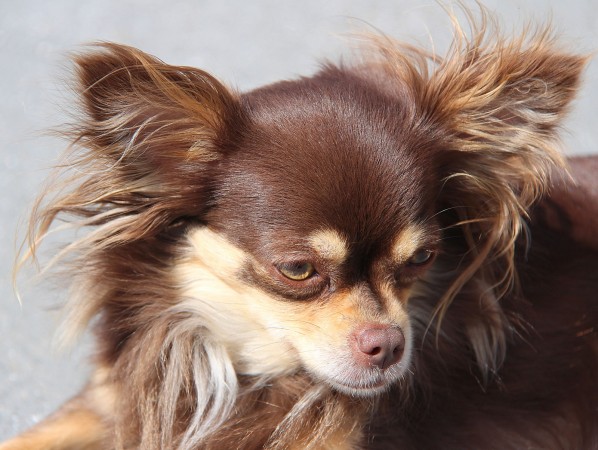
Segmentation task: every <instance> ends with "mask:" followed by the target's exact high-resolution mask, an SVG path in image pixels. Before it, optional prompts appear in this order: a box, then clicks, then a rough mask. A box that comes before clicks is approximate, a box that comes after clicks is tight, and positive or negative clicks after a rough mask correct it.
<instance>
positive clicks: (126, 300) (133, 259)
mask: <svg viewBox="0 0 598 450" xmlns="http://www.w3.org/2000/svg"><path fill="white" fill-rule="evenodd" d="M376 48H377V54H378V55H379V56H380V57H378V58H372V59H370V60H368V61H366V62H361V63H359V64H357V65H355V66H352V67H337V66H332V65H330V66H326V67H325V68H323V69H322V70H321V71H320V72H319V73H318V74H316V75H315V76H313V77H310V78H303V79H299V80H296V81H287V82H281V83H277V84H274V85H271V86H267V87H265V88H262V89H258V90H255V91H252V92H249V93H245V94H239V93H237V92H233V91H231V90H230V89H228V88H226V87H225V86H223V85H222V84H221V83H220V82H218V81H217V80H216V79H214V78H213V77H212V76H210V75H209V74H207V73H205V72H202V71H200V70H197V69H192V68H188V67H175V66H170V65H167V64H164V63H163V62H161V61H159V60H157V59H155V58H153V57H150V56H148V55H146V54H144V53H142V52H139V51H138V50H135V49H132V48H128V47H123V46H117V45H103V46H102V47H101V48H99V49H98V50H97V51H95V52H91V53H89V54H85V55H83V56H81V57H79V58H78V60H77V65H78V73H79V80H80V92H81V95H82V98H83V100H84V119H83V120H82V121H81V122H80V123H79V124H78V125H77V127H76V129H75V133H76V137H75V139H76V141H77V144H78V145H77V149H78V150H76V151H80V152H81V153H80V158H79V159H78V160H77V161H76V165H77V167H78V169H77V170H78V176H79V177H82V180H83V181H82V182H80V184H79V185H78V186H77V187H76V188H75V189H74V190H73V191H72V192H70V193H68V194H66V195H64V196H63V197H60V198H59V199H58V200H57V201H56V202H55V203H53V204H51V205H50V207H49V208H48V209H47V210H45V211H43V212H42V213H41V215H40V221H39V225H40V230H39V232H40V233H41V234H42V235H43V234H44V233H45V232H46V231H47V229H48V227H49V226H50V224H51V222H52V221H53V219H54V218H55V217H56V215H57V214H60V213H67V214H72V215H75V216H79V217H82V220H81V222H80V224H81V225H89V226H95V227H96V229H95V231H93V232H92V233H91V234H89V235H87V236H85V237H84V238H82V239H81V240H80V241H78V242H77V243H76V244H74V245H73V246H72V247H70V248H71V249H72V248H74V249H76V250H80V251H81V253H80V256H81V258H79V259H78V260H77V264H80V265H82V268H81V267H80V269H82V270H83V271H84V274H85V275H84V292H85V301H84V302H81V301H80V300H76V301H75V303H76V304H77V306H76V307H75V308H76V310H77V317H78V319H81V320H83V321H85V320H87V319H89V317H92V316H93V315H94V314H95V313H98V312H101V313H103V314H104V316H105V320H107V321H109V326H106V327H105V329H104V331H103V333H104V334H105V337H106V336H108V335H110V336H108V338H107V339H106V341H107V342H109V343H112V345H111V347H110V348H109V350H107V353H109V354H110V356H109V358H113V359H114V360H117V359H118V357H119V354H120V353H121V352H123V351H126V349H127V347H128V346H130V347H133V346H135V345H136V344H135V342H136V339H137V340H138V339H142V336H144V334H143V333H142V332H139V330H144V329H149V328H150V327H154V328H157V327H158V323H163V332H162V334H160V333H157V334H152V336H153V337H154V338H155V339H158V340H159V339H164V342H165V344H164V345H158V346H157V347H156V348H158V349H159V350H157V353H158V354H162V353H164V352H172V351H173V350H172V349H173V348H177V345H179V346H180V347H181V348H185V349H186V350H185V351H186V352H187V353H188V355H187V356H188V357H189V358H191V359H193V358H195V356H193V355H195V353H194V352H195V350H194V349H196V347H195V345H196V342H201V345H202V346H203V347H202V348H206V346H210V345H216V346H218V348H219V353H218V356H214V355H215V353H212V354H210V355H211V356H210V355H209V356H208V359H210V358H211V359H210V361H212V360H223V359H226V361H227V363H226V364H224V366H226V367H229V365H228V364H229V363H230V367H233V368H234V370H235V372H236V373H239V374H245V375H255V376H259V377H266V378H268V377H276V376H281V375H286V374H293V373H297V372H299V371H304V372H306V373H308V374H309V375H310V376H311V377H312V378H313V379H315V380H318V381H323V382H324V383H327V384H329V385H331V386H333V387H334V388H336V389H337V390H339V391H341V392H343V393H349V394H353V395H371V394H374V393H376V392H380V391H383V390H385V389H387V388H388V387H389V386H390V385H392V384H394V383H395V382H397V380H399V379H402V378H404V377H405V376H406V374H407V373H408V372H409V370H410V367H411V366H412V360H413V355H414V352H415V349H416V348H417V347H419V346H420V345H421V338H422V335H423V331H424V330H425V328H426V327H427V326H429V324H430V322H431V321H432V320H433V318H434V317H438V318H442V317H443V315H444V314H445V313H446V309H447V308H448V305H449V304H450V302H451V301H452V300H453V299H454V298H455V296H456V295H457V294H458V293H459V292H463V291H467V293H468V294H467V297H468V298H470V299H473V301H470V303H471V308H470V309H472V310H473V312H471V311H470V313H469V314H467V315H465V316H464V317H463V319H462V320H463V322H462V323H461V324H459V326H457V328H459V327H460V328H459V332H461V333H463V334H464V335H467V336H468V342H469V345H470V347H471V348H470V350H471V351H472V354H473V355H474V357H475V358H477V362H478V364H479V365H480V367H481V368H482V370H488V369H492V368H495V367H496V366H497V365H498V364H499V363H500V360H501V358H502V352H503V351H504V341H505V339H506V338H505V334H504V328H505V321H506V319H505V318H504V316H503V314H502V312H501V309H500V306H499V305H498V303H497V301H498V300H499V298H500V297H501V296H502V295H503V294H504V293H505V292H506V291H507V290H508V289H510V287H511V286H512V284H513V278H514V268H513V254H514V247H515V240H516V238H517V236H518V234H519V232H520V230H521V228H522V226H523V217H524V216H525V213H526V210H527V208H528V207H529V206H530V205H531V203H532V202H533V201H534V200H535V199H536V198H537V197H538V195H540V194H541V193H542V192H543V191H544V189H545V188H546V186H547V180H548V175H549V172H550V168H551V166H553V165H554V164H559V163H560V159H559V156H558V154H557V153H556V151H555V150H554V148H553V140H554V137H555V136H554V135H555V128H556V127H557V126H558V124H559V122H560V120H561V118H562V115H563V113H564V111H565V110H566V107H567V105H568V103H569V101H570V99H571V98H572V96H573V94H574V91H575V90H576V88H577V85H578V81H579V75H580V72H581V70H582V68H583V65H584V61H585V60H584V58H581V57H577V56H570V55H567V54H564V53H562V52H560V51H559V50H558V49H557V48H556V47H555V45H554V44H553V43H552V41H551V39H550V38H549V37H548V36H547V35H546V34H538V35H537V36H535V37H533V38H532V39H530V40H529V42H528V41H526V40H525V39H523V38H521V39H520V40H516V41H513V42H506V41H504V40H502V39H501V38H496V39H494V40H486V38H485V35H484V33H483V30H480V32H479V33H477V34H475V36H474V38H472V39H470V40H465V39H463V40H461V41H459V40H457V42H456V43H455V44H454V46H453V48H452V50H451V53H450V54H449V55H448V56H447V58H445V59H440V58H436V57H431V58H428V57H427V55H426V54H425V53H424V52H423V51H418V50H414V49H413V48H411V47H403V46H400V45H398V44H396V43H389V41H388V40H386V39H380V40H378V42H377V44H376ZM463 301H465V300H463ZM175 322H176V324H177V325H176V326H175V325H173V323H175ZM181 324H183V325H181ZM176 333H179V334H178V335H176V336H175V334H176ZM182 335H185V336H190V337H189V338H188V342H187V344H181V342H179V341H177V339H179V337H180V336H182ZM440 338H442V335H440ZM448 338H449V339H450V338H451V337H450V336H448ZM177 342H178V344H177ZM139 347H140V348H141V346H139ZM210 348H211V347H210ZM140 352H142V351H141V350H140ZM148 352H149V353H151V352H150V351H149V350H148ZM160 352H162V353H160ZM164 359H167V358H164ZM152 361H153V360H152ZM183 361H185V359H184V358H183V359H180V360H179V362H183ZM212 362H213V361H212ZM148 367H149V365H148ZM181 376H182V375H181ZM183 384H184V383H183ZM173 398H176V396H174V397H173Z"/></svg>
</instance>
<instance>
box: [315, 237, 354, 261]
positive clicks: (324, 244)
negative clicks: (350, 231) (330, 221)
mask: <svg viewBox="0 0 598 450" xmlns="http://www.w3.org/2000/svg"><path fill="white" fill-rule="evenodd" d="M308 241H309V243H310V244H311V246H312V247H313V249H314V250H315V251H316V252H317V253H318V255H320V256H321V257H322V258H325V259H328V260H330V261H331V262H333V263H335V264H339V265H340V264H342V263H343V262H344V261H345V259H346V258H347V256H348V254H349V248H348V245H347V241H346V239H345V238H344V237H343V236H342V235H341V234H340V233H339V232H337V231H335V230H333V229H326V230H319V231H316V232H315V233H312V234H311V235H310V236H309V238H308Z"/></svg>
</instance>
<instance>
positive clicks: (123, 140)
mask: <svg viewBox="0 0 598 450" xmlns="http://www.w3.org/2000/svg"><path fill="white" fill-rule="evenodd" d="M75 68H76V74H77V86H76V91H77V93H78V94H79V96H80V98H81V103H82V104H81V111H80V114H79V116H78V117H77V119H76V121H75V122H74V125H73V126H72V128H71V129H70V131H68V132H67V133H66V137H67V138H68V139H70V140H71V142H72V145H71V147H70V149H69V150H68V153H67V155H66V157H65V162H64V164H63V165H62V166H61V167H59V168H58V172H59V173H58V175H57V176H56V177H55V178H54V183H53V184H52V185H51V186H50V187H49V189H48V190H47V191H46V193H45V194H44V195H43V196H42V198H40V200H39V201H38V204H37V206H36V208H35V209H34V212H33V216H32V219H31V230H30V237H29V250H28V253H26V254H25V258H27V257H32V258H35V254H36V250H37V247H38V245H39V244H40V242H41V241H43V240H44V239H46V237H47V236H48V235H49V234H51V231H52V230H54V229H56V228H55V227H54V226H53V224H54V223H55V222H56V221H57V220H58V219H60V220H64V221H66V222H67V225H68V226H70V227H71V228H74V229H75V230H78V229H85V232H83V233H81V234H80V235H78V237H77V236H76V237H75V239H74V240H73V241H72V243H70V244H69V245H67V246H66V247H64V249H62V251H60V252H59V253H58V254H57V256H56V257H55V258H54V260H55V261H58V260H60V261H61V263H62V266H61V267H66V268H67V269H66V270H65V271H68V275H69V278H70V281H72V287H73V292H72V293H71V296H70V297H69V301H68V303H67V305H66V314H67V315H66V320H65V324H66V325H67V327H66V328H65V329H64V331H63V334H64V336H65V339H70V338H72V337H73V336H74V335H76V334H77V333H79V332H80V331H81V330H83V329H84V328H85V327H86V326H87V325H88V323H89V321H90V320H91V318H92V317H94V316H99V317H98V319H97V320H98V323H99V326H98V327H97V330H98V333H100V334H101V339H99V345H100V348H99V352H98V353H99V355H98V358H99V360H100V361H99V362H100V366H102V364H103V363H105V364H106V365H107V366H108V367H111V370H112V373H111V374H110V375H109V376H108V377H107V379H106V380H104V381H105V382H107V383H110V380H111V379H113V378H116V379H118V380H119V382H120V384H119V385H118V387H119V388H120V389H121V391H119V394H118V395H119V399H118V402H119V403H118V405H117V406H116V410H117V411H118V415H119V416H121V417H120V418H121V419H122V420H120V422H119V423H122V424H126V426H127V427H128V428H129V429H137V430H138V435H137V436H135V438H134V439H138V438H139V436H140V437H141V441H140V443H139V445H140V446H141V447H142V448H166V447H171V446H172V445H173V442H175V441H176V440H177V439H178V440H180V442H181V445H183V446H189V447H191V446H193V445H194V443H195V442H196V441H197V440H198V439H200V438H201V437H202V436H203V435H205V434H206V433H209V432H210V431H211V430H213V429H214V428H217V427H218V424H219V423H220V422H221V421H222V420H224V418H225V417H227V416H228V414H229V412H230V410H231V408H232V404H233V402H234V398H235V392H236V374H235V372H234V369H233V367H232V363H231V361H230V359H229V358H228V354H227V352H226V349H224V347H223V346H222V345H221V344H219V343H214V342H210V341H209V340H201V339H198V336H196V333H197V330H198V329H199V330H201V324H198V323H197V319H196V318H195V319H193V318H189V317H187V316H185V315H181V314H180V313H174V312H173V311H172V308H171V307H172V306H173V305H174V304H176V302H177V301H178V300H179V296H178V292H177V291H176V289H177V285H176V282H175V281H174V280H173V279H172V274H171V264H172V260H173V259H174V258H175V257H176V254H177V251H179V248H180V245H181V244H180V236H181V235H182V234H183V233H184V232H185V228H186V227H187V226H188V224H189V223H191V222H197V221H200V220H201V219H202V216H203V214H204V212H205V211H206V210H207V208H209V205H210V199H211V192H212V186H213V185H214V177H215V176H216V175H215V173H214V172H216V170H215V167H216V166H217V165H218V163H219V162H220V161H221V160H222V158H224V157H225V154H226V152H227V151H228V150H229V149H230V148H232V147H233V146H234V145H235V142H236V139H237V138H238V136H237V133H239V132H241V130H242V129H243V123H244V118H243V114H242V112H241V111H242V109H241V107H240V105H239V101H238V97H237V95H236V94H235V93H234V92H231V91H230V90H228V89H227V88H225V87H224V86H223V85H222V84H221V83H220V82H219V81H217V80H216V79H215V78H213V77H212V76H210V75H209V74H207V73H205V72H203V71H201V70H198V69H193V68H188V67H178V66H171V65H167V64H165V63H163V62H162V61H159V60H158V59H156V58H153V57H151V56H149V55H147V54H145V53H142V52H140V51H139V50H136V49H133V48H130V47H125V46H120V45H115V44H101V45H98V46H96V47H94V48H93V49H91V50H90V51H89V52H87V53H84V54H82V55H80V56H77V57H76V58H75ZM58 228H60V227H58ZM192 319H193V320H195V321H194V322H193V323H192V324H191V321H192ZM123 353H126V357H120V356H121V355H122V354H123ZM131 365H132V366H131ZM119 371H120V372H119ZM214 377H219V379H218V382H215V380H214V379H213V378H214ZM200 392H201V397H199V393H200ZM181 399H185V402H186V403H185V405H186V407H187V409H186V410H185V411H181V403H180V402H181ZM181 414H183V415H186V416H185V417H186V422H185V423H186V424H187V425H185V426H186V427H187V428H184V427H183V429H180V428H181V427H180V425H179V424H177V423H175V422H176V420H177V418H180V417H181ZM122 432H124V430H118V429H117V430H116V433H117V437H118V438H119V439H120V440H121V443H124V442H127V440H128V439H129V437H128V436H125V435H123V434H122ZM133 442H137V441H133ZM123 445H124V444H123Z"/></svg>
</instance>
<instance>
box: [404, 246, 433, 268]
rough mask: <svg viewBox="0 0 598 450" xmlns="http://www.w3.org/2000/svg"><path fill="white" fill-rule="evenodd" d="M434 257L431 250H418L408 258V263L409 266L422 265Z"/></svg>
mask: <svg viewBox="0 0 598 450" xmlns="http://www.w3.org/2000/svg"><path fill="white" fill-rule="evenodd" d="M433 257H434V252H433V251H432V250H419V251H417V252H415V254H414V255H413V256H412V257H411V258H410V259H409V265H411V266H423V265H425V264H427V263H429V262H430V261H431V260H432V258H433Z"/></svg>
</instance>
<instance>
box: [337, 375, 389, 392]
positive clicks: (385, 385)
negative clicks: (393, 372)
mask: <svg viewBox="0 0 598 450" xmlns="http://www.w3.org/2000/svg"><path fill="white" fill-rule="evenodd" d="M396 381H397V378H396V377H395V376H388V375H385V374H383V373H379V374H376V375H373V376H371V377H368V378H367V379H348V378H347V379H342V380H339V379H335V378H329V379H328V380H327V382H328V384H330V385H331V386H332V388H333V389H335V390H337V391H339V392H341V393H343V394H348V395H350V396H353V397H371V396H374V395H377V394H381V393H383V392H386V391H387V390H388V389H389V388H390V387H391V386H392V385H393V384H394V383H395V382H396Z"/></svg>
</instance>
